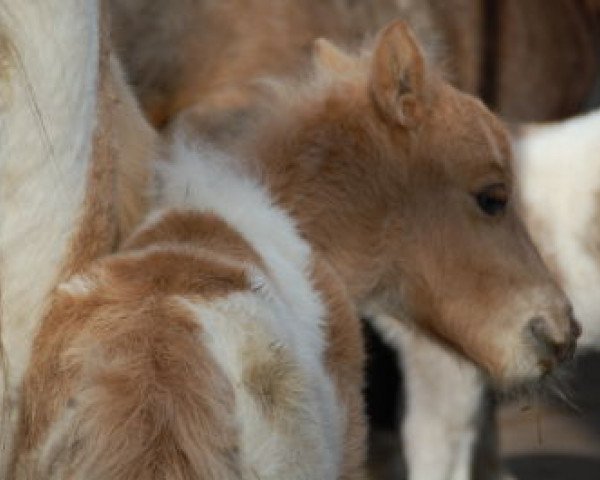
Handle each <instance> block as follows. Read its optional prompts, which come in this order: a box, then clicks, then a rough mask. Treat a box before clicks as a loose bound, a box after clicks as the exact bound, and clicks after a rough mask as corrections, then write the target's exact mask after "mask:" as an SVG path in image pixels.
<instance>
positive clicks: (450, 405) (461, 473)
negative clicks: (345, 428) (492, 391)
mask: <svg viewBox="0 0 600 480" xmlns="http://www.w3.org/2000/svg"><path fill="white" fill-rule="evenodd" d="M387 323H388V322H386V319H385V318H378V319H377V320H376V321H375V324H376V326H377V327H379V330H380V331H382V332H385V333H386V337H387V340H388V342H389V343H391V344H393V346H395V347H396V348H397V350H398V351H399V353H400V357H399V358H400V359H401V362H400V368H401V369H403V371H404V376H405V395H406V413H405V416H404V421H403V424H402V426H401V435H402V443H403V445H404V448H405V458H406V463H407V472H408V480H514V478H513V477H512V476H510V475H509V474H508V473H505V472H503V471H502V469H501V467H500V459H499V452H498V446H497V442H496V439H495V438H494V436H495V434H496V432H495V419H494V414H495V412H494V411H493V409H494V408H495V407H494V405H491V404H489V402H486V395H485V392H486V384H485V380H484V377H483V375H482V374H481V372H480V371H479V370H478V369H477V368H476V367H474V366H473V365H472V364H471V363H470V362H468V361H466V360H464V359H462V358H461V357H460V356H459V355H457V354H456V353H453V352H451V351H449V350H448V349H446V348H444V347H442V346H440V345H438V344H436V343H434V342H433V341H432V340H431V339H429V338H427V337H424V336H423V335H421V334H419V333H417V332H415V331H413V330H412V329H409V328H407V327H405V326H402V325H401V324H400V323H399V322H394V326H395V327H396V328H394V332H393V334H391V329H390V328H386V325H384V324H387ZM387 326H388V327H389V326H390V325H387ZM398 326H399V327H398ZM490 409H491V410H490ZM475 455H477V458H475ZM484 457H485V458H484Z"/></svg>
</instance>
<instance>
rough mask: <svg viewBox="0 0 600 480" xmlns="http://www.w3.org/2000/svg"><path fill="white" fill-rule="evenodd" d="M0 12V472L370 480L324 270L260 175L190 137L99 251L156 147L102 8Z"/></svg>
mask: <svg viewBox="0 0 600 480" xmlns="http://www.w3.org/2000/svg"><path fill="white" fill-rule="evenodd" d="M0 12H1V16H0V20H1V30H0V31H1V32H2V39H3V42H2V47H3V50H2V52H1V53H2V67H3V70H2V80H3V85H2V86H3V89H2V92H3V98H2V100H3V102H2V111H1V112H0V119H1V122H2V147H1V150H0V169H1V170H0V175H1V176H0V182H1V186H2V190H1V195H2V197H1V198H2V212H3V214H2V218H1V224H0V225H1V236H0V253H1V255H2V265H1V273H2V277H1V284H0V286H1V292H2V312H1V313H2V315H1V318H2V322H1V326H2V353H3V360H4V362H3V376H4V386H3V392H2V393H3V400H4V401H3V404H2V414H3V417H2V420H3V423H2V442H3V443H2V447H3V448H2V473H1V476H2V478H6V479H34V478H40V479H42V478H43V479H52V478H56V479H64V478H72V479H83V478H85V479H111V480H116V479H130V478H139V479H151V478H161V479H164V478H169V479H176V478H180V479H183V478H186V479H192V478H195V479H200V478H220V479H221V478H223V479H225V478H231V479H233V478H256V477H260V478H263V479H267V478H271V479H280V478H289V479H293V478H297V479H304V478H323V479H338V478H339V479H360V478H363V460H364V443H365V442H364V437H365V425H364V421H363V413H362V399H361V389H362V360H363V353H362V345H361V337H360V327H359V322H358V318H357V316H356V315H355V313H354V310H353V306H352V304H351V302H350V301H349V299H348V297H347V293H346V291H345V287H344V286H343V285H342V284H341V283H340V282H339V281H338V280H336V274H335V273H334V272H333V271H332V269H331V268H330V267H329V266H328V265H327V264H326V263H324V262H323V261H322V260H319V259H318V258H317V257H316V256H314V255H313V254H312V253H311V250H310V248H309V246H308V245H307V244H306V242H305V241H304V240H302V239H301V238H300V237H299V236H298V234H297V233H296V230H295V226H294V224H293V222H292V221H291V219H290V218H289V217H288V216H287V215H286V214H284V213H283V212H282V211H281V210H280V209H279V208H278V207H276V206H274V205H272V201H271V199H270V198H269V197H268V195H267V194H266V193H265V192H264V190H263V188H262V187H260V186H259V185H258V184H256V182H253V181H252V180H250V179H248V178H246V177H244V176H241V175H238V174H236V173H235V172H233V171H230V170H228V169H227V168H223V167H224V161H223V160H222V159H221V158H220V157H219V156H218V155H217V158H216V159H215V158H214V157H215V155H214V154H212V153H210V152H204V153H203V154H202V155H200V156H199V157H198V155H197V154H195V153H193V152H191V151H190V150H189V149H188V148H187V147H184V146H183V145H181V144H180V143H176V144H175V145H174V146H173V149H172V152H171V154H172V157H173V163H172V164H165V165H163V167H162V168H161V169H160V182H159V186H160V188H159V192H160V199H161V204H162V205H163V210H161V211H158V212H155V213H154V214H153V215H152V216H150V217H149V218H148V219H147V220H146V222H145V223H144V224H143V225H142V226H141V227H139V228H138V229H137V231H136V233H134V234H133V236H129V239H128V240H127V241H126V242H125V244H124V246H123V248H122V252H121V253H119V254H111V252H113V251H114V250H115V248H116V247H117V246H118V245H120V244H121V243H122V242H121V240H122V238H123V237H124V236H125V235H127V234H129V233H130V231H131V229H132V228H134V227H136V225H137V224H139V223H140V220H141V218H140V217H141V215H143V214H144V211H145V210H146V200H147V198H146V197H145V195H146V192H147V190H148V183H149V181H150V180H151V177H152V176H151V175H150V169H149V168H148V162H149V161H151V160H153V157H154V155H155V150H154V146H155V138H154V134H153V132H152V130H150V129H149V128H148V126H147V125H146V124H145V122H144V121H143V118H142V116H141V114H140V113H139V111H138V110H137V107H136V104H135V103H134V102H133V100H132V98H131V97H130V96H129V91H128V89H127V87H126V85H125V84H124V82H123V79H122V78H121V76H120V72H119V69H118V65H117V63H116V61H115V60H114V58H112V57H111V54H110V47H109V44H108V38H107V33H106V27H107V19H106V18H105V16H104V15H102V14H101V12H100V9H99V5H98V2H97V1H95V0H84V1H82V0H60V1H58V0H49V1H44V2H41V1H40V2H26V3H23V2H20V1H18V2H17V1H14V2H4V3H3V4H2V6H1V10H0ZM213 160H214V164H213ZM215 165H216V167H215ZM213 167H214V168H213ZM189 168H191V169H192V172H194V173H195V172H196V171H197V168H200V169H202V168H204V170H202V175H200V176H198V177H197V178H196V182H194V183H192V184H190V185H187V184H184V182H188V181H189V180H190V176H189V172H188V169H189ZM138 169H139V170H138ZM203 182H204V183H203ZM167 207H168V209H167Z"/></svg>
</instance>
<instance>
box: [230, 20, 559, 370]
mask: <svg viewBox="0 0 600 480" xmlns="http://www.w3.org/2000/svg"><path fill="white" fill-rule="evenodd" d="M402 28H404V27H402V26H398V25H396V27H395V28H394V27H390V28H389V29H388V30H386V31H385V32H386V33H385V34H384V36H383V37H382V38H380V41H379V43H378V44H377V45H376V48H375V53H374V54H373V57H371V56H368V55H367V56H363V57H361V58H359V59H355V60H354V65H355V67H354V69H353V70H351V71H344V72H339V71H336V69H333V70H330V71H327V68H325V69H322V70H321V71H318V72H317V77H316V78H315V79H314V80H313V82H312V84H310V86H308V87H305V88H301V87H295V88H294V87H292V88H289V89H288V88H282V89H280V90H281V91H280V95H279V97H280V98H279V102H278V103H276V105H275V106H273V108H272V112H271V114H270V115H269V116H268V119H267V120H265V121H264V122H263V123H260V124H259V126H258V127H257V128H256V129H255V130H252V133H251V134H248V137H249V138H250V140H249V141H248V142H244V141H242V142H241V145H240V146H239V147H238V152H243V153H241V155H243V156H249V157H250V158H255V159H256V160H257V166H256V167H257V170H258V171H259V172H260V174H261V175H262V177H263V178H264V180H265V182H266V184H267V185H268V186H269V188H270V189H271V191H272V192H273V194H274V196H275V198H277V199H279V201H280V202H281V204H282V205H284V206H285V207H286V209H288V211H290V212H291V213H292V214H293V216H294V217H295V218H296V220H297V221H298V223H299V227H300V229H301V230H302V232H303V233H304V235H305V236H306V237H307V238H308V239H309V241H310V243H311V245H312V246H313V247H314V248H315V249H316V250H317V251H318V252H320V253H322V254H323V255H324V256H325V258H327V259H328V260H329V261H330V262H331V263H332V264H333V265H334V267H335V268H336V270H337V271H338V272H339V274H340V275H341V278H342V279H343V281H344V282H345V283H346V285H347V286H348V289H349V291H350V293H351V295H352V297H353V299H354V300H355V301H356V302H357V304H358V305H359V306H360V307H361V309H362V310H363V312H365V313H368V312H371V313H378V312H382V311H383V312H387V313H388V314H390V313H391V312H392V311H393V316H395V317H396V318H403V319H408V318H411V319H414V320H416V321H417V322H418V323H419V324H420V325H421V326H422V327H424V328H425V329H427V330H429V331H430V332H431V333H433V334H434V335H435V336H437V337H439V338H441V339H442V340H443V341H445V342H450V343H451V344H453V345H454V347H455V348H458V349H459V350H461V351H463V352H464V353H466V354H467V355H468V356H469V357H471V358H472V359H474V360H476V361H477V362H478V363H480V364H481V365H483V366H484V367H485V368H486V369H487V370H488V371H489V372H490V373H492V374H493V375H494V376H497V378H498V375H499V377H503V376H504V375H505V373H506V370H505V368H507V365H508V364H506V363H504V362H505V361H508V357H507V356H506V355H507V353H506V352H504V353H502V350H503V349H504V348H505V347H506V345H504V346H503V345H502V344H503V342H502V341H499V342H498V343H496V342H494V341H493V340H492V339H500V338H503V336H504V335H505V334H506V333H502V332H506V329H507V328H514V327H516V328H521V327H517V323H518V322H519V321H517V323H513V322H515V320H516V319H515V318H511V317H513V316H514V315H516V316H517V317H518V316H519V315H520V313H517V312H516V311H515V312H514V313H512V314H508V317H507V318H504V319H503V320H502V321H498V319H495V318H494V313H493V312H495V311H500V310H501V309H502V308H503V307H504V306H505V305H507V304H509V303H510V302H511V298H512V297H513V296H515V295H517V294H518V293H519V291H529V289H532V291H533V290H535V289H537V288H539V290H540V292H544V293H543V294H542V293H540V294H541V295H543V298H545V299H546V300H543V301H542V302H541V303H540V306H539V307H533V308H534V309H535V308H540V309H541V311H545V310H546V308H548V309H549V310H548V312H546V313H544V314H543V315H544V316H547V317H548V318H552V320H551V322H554V321H556V322H557V324H556V328H557V329H555V327H551V330H552V331H553V332H556V334H557V335H558V337H557V338H559V337H562V336H563V335H565V334H566V335H567V337H566V338H567V339H569V338H570V337H571V333H569V332H570V328H571V327H570V326H569V325H570V320H569V319H568V318H567V317H565V315H566V313H567V310H566V309H567V302H566V299H565V298H564V295H563V294H562V293H561V292H560V290H559V289H558V287H557V286H556V285H555V284H554V282H553V281H552V280H551V278H550V276H549V274H548V272H547V271H546V269H545V267H544V266H543V264H542V262H541V261H540V259H539V256H538V254H537V252H536V251H535V249H534V248H533V245H532V244H531V242H530V240H529V238H528V236H527V234H526V232H525V230H524V228H523V225H522V224H521V222H520V220H519V219H518V218H517V216H516V213H515V210H514V208H513V206H512V205H511V204H510V203H509V206H508V209H507V211H506V213H505V214H503V216H502V217H501V218H499V219H490V218H486V216H485V215H484V214H483V213H482V212H480V211H478V207H477V205H476V202H475V199H474V198H473V195H474V194H475V193H477V192H478V191H479V190H480V189H481V188H483V187H484V186H485V185H489V184H495V183H499V184H504V185H506V188H507V191H508V192H509V193H510V191H511V189H512V185H511V184H512V169H511V152H510V147H509V142H508V137H507V134H506V132H505V130H504V128H503V127H502V125H501V124H500V123H499V122H498V121H497V120H496V119H495V118H494V117H493V116H492V115H491V114H490V113H489V112H487V111H486V110H485V109H484V108H483V107H482V105H481V104H480V103H479V102H478V101H476V100H475V99H473V98H471V97H468V96H465V95H464V94H461V93H459V92H457V91H456V90H454V89H453V88H451V87H450V86H448V85H447V84H445V83H444V82H443V81H442V80H441V79H440V78H439V77H438V76H437V75H436V73H435V71H433V70H432V69H431V68H429V67H428V66H427V65H426V64H425V63H423V60H422V59H421V58H420V54H419V53H418V49H417V50H415V49H416V48H417V47H416V46H415V44H414V40H412V36H410V34H409V33H408V32H405V33H402V31H403V30H402ZM403 35H404V36H406V38H407V40H406V41H403V40H402V36H403ZM388 42H389V43H388ZM410 45H412V46H410ZM403 49H405V50H403ZM411 49H412V50H411ZM411 51H412V53H411ZM386 56H387V57H386ZM371 58H373V60H371ZM386 58H387V59H386ZM411 58H412V59H413V60H411ZM404 59H407V60H404ZM415 59H416V60H415ZM379 72H380V73H379ZM393 78H396V79H398V81H397V82H393V81H392V79H393ZM407 118H409V119H410V121H406V119H407ZM366 246H368V248H367V247H366ZM531 295H533V294H531ZM507 302H508V303H507ZM542 305H547V307H546V306H542ZM515 308H516V306H515ZM490 312H492V318H489V317H490ZM521 321H522V320H521ZM565 329H566V330H565ZM558 332H563V333H558ZM563 338H565V337H563ZM490 340H492V341H491V342H490ZM567 342H570V340H567ZM513 360H514V359H513ZM510 361H512V360H510ZM510 361H509V362H510ZM501 372H505V373H501Z"/></svg>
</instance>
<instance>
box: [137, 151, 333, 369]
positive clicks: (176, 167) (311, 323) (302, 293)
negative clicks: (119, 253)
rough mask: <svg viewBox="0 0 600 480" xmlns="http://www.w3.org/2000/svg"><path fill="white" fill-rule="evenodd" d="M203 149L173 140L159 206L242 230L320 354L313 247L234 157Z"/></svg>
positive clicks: (319, 307) (162, 170) (319, 306)
mask: <svg viewBox="0 0 600 480" xmlns="http://www.w3.org/2000/svg"><path fill="white" fill-rule="evenodd" d="M202 148H203V150H199V151H193V150H191V148H190V147H189V146H187V145H185V144H184V142H183V141H180V140H176V141H175V142H174V144H173V147H172V151H171V160H172V162H169V163H166V162H165V163H164V164H161V165H160V166H159V171H158V175H159V179H160V182H161V187H162V192H161V194H160V196H161V199H160V202H161V206H165V207H172V208H183V209H192V210H196V211H200V212H203V211H204V212H212V213H215V214H216V215H218V216H219V217H220V218H221V219H223V220H224V221H225V222H226V223H227V224H228V225H229V226H230V227H231V228H232V229H234V230H236V231H237V232H239V233H240V234H241V235H242V237H244V239H245V240H246V241H247V242H249V243H250V245H251V246H252V248H253V249H254V250H255V251H256V252H257V253H258V254H259V255H260V257H261V258H262V259H263V262H264V263H265V265H266V267H267V270H268V272H267V273H268V275H269V276H270V277H271V278H272V279H273V282H274V283H273V288H274V289H275V290H276V291H277V293H278V295H279V296H280V298H281V299H282V300H283V301H284V302H285V304H286V306H287V307H288V308H289V309H290V310H291V311H292V312H293V315H294V316H295V317H296V318H297V319H298V321H299V322H300V325H302V327H301V329H303V330H305V331H306V332H312V334H313V335H314V338H312V339H311V342H312V343H314V344H315V345H319V349H320V350H321V351H322V350H323V344H324V343H323V342H324V340H323V335H322V332H321V330H320V327H321V326H322V320H323V318H324V307H323V305H322V302H321V300H320V298H319V296H318V294H317V292H316V291H315V290H314V288H313V286H312V284H311V282H310V280H309V278H310V272H311V264H310V253H311V251H310V247H309V245H308V244H307V243H306V242H305V241H304V240H302V239H301V238H300V236H299V235H298V232H297V231H296V228H295V226H294V224H293V222H292V219H291V218H290V217H289V215H287V214H286V213H285V212H284V211H283V210H281V209H280V208H279V207H278V206H276V205H274V204H273V202H272V200H271V199H270V197H269V195H268V194H267V192H266V191H265V190H264V189H263V188H262V187H261V186H260V185H259V184H258V183H257V182H256V181H254V180H253V179H252V178H250V177H249V176H247V175H243V174H242V173H238V172H237V171H236V170H235V166H234V161H235V160H234V159H232V158H231V157H228V156H226V155H224V154H220V153H218V152H215V151H214V150H211V149H210V148H209V147H202ZM142 228H145V227H142ZM307 360H308V359H307Z"/></svg>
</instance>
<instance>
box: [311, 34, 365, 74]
mask: <svg viewBox="0 0 600 480" xmlns="http://www.w3.org/2000/svg"><path fill="white" fill-rule="evenodd" d="M313 60H314V62H315V64H316V65H317V66H319V67H323V68H325V69H326V70H329V71H331V72H335V73H346V72H348V71H350V70H352V68H354V66H355V61H354V59H353V58H352V57H351V56H350V55H348V54H347V53H346V52H344V51H342V50H340V49H339V48H338V47H336V46H335V45H334V44H333V43H331V42H330V41H329V40H326V39H325V38H317V39H316V40H315V42H314V44H313Z"/></svg>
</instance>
